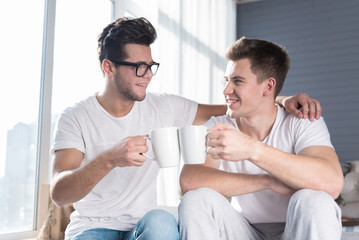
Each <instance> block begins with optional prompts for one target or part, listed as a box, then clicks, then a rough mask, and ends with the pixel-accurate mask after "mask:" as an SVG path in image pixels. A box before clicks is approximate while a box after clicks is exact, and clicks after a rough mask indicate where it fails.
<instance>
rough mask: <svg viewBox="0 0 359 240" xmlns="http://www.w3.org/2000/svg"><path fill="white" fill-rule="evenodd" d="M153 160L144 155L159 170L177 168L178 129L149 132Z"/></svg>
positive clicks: (160, 129) (178, 160)
mask: <svg viewBox="0 0 359 240" xmlns="http://www.w3.org/2000/svg"><path fill="white" fill-rule="evenodd" d="M146 139H148V140H150V141H151V145H152V151H153V155H154V158H152V157H149V156H148V154H147V153H146V154H144V155H145V156H146V157H147V158H149V159H152V160H155V161H157V163H158V165H159V166H160V167H161V168H167V167H176V166H178V164H179V162H180V158H181V152H180V147H179V140H178V128H176V127H167V128H158V129H155V130H151V131H150V134H149V137H148V138H146Z"/></svg>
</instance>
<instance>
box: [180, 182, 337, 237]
mask: <svg viewBox="0 0 359 240" xmlns="http://www.w3.org/2000/svg"><path fill="white" fill-rule="evenodd" d="M178 214H179V220H178V221H179V228H180V239H182V240H201V239H205V240H211V239H213V240H257V239H269V240H311V239H312V240H340V238H341V232H342V226H341V211H340V208H339V207H338V205H337V204H336V202H335V201H334V200H333V198H332V197H331V196H330V195H328V194H327V193H325V192H322V191H314V190H309V189H302V190H299V191H297V192H296V193H295V194H294V195H293V196H292V197H291V199H290V202H289V207H288V211H287V221H286V223H261V224H249V223H248V221H247V220H246V219H245V218H244V217H243V216H242V214H241V213H240V212H238V211H236V210H235V209H234V208H233V207H232V206H231V204H230V203H229V201H228V200H227V199H226V198H225V197H224V196H223V195H221V194H219V193H218V192H216V191H214V190H212V189H210V188H199V189H196V190H193V191H189V192H187V193H186V194H185V195H184V196H183V198H182V200H181V203H180V206H179V209H178Z"/></svg>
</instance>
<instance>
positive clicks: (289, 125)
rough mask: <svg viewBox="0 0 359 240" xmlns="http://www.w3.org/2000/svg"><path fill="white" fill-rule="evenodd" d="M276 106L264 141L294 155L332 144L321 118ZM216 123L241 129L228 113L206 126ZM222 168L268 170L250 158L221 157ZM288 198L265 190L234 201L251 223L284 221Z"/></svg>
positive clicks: (249, 171) (256, 171) (241, 170)
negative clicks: (303, 116)
mask: <svg viewBox="0 0 359 240" xmlns="http://www.w3.org/2000/svg"><path fill="white" fill-rule="evenodd" d="M277 109H278V111H277V117H276V120H275V122H274V125H273V127H272V129H271V131H270V133H269V135H268V136H267V137H266V138H265V139H264V140H263V143H265V144H267V145H269V146H272V147H275V148H277V149H280V150H282V151H284V152H287V153H292V154H298V153H299V152H300V151H301V150H303V149H304V148H306V147H309V146H314V145H322V146H329V147H333V145H332V144H331V141H330V135H329V132H328V129H327V126H326V124H325V122H324V120H323V118H322V117H321V118H320V119H319V120H315V121H314V122H310V121H309V120H308V119H301V118H297V117H296V116H294V115H293V114H290V113H288V112H286V111H285V110H284V109H283V108H281V107H279V106H277ZM216 123H225V124H231V125H233V126H235V127H236V128H237V129H238V126H237V123H236V120H235V119H234V118H229V117H227V116H221V117H212V118H211V119H210V120H209V121H208V122H207V123H206V124H205V125H206V126H207V127H213V126H214V125H215V124H216ZM238 147H239V148H240V147H241V146H238ZM220 168H221V169H222V170H224V171H227V172H233V173H246V174H265V173H267V172H266V171H264V170H263V169H261V168H259V167H258V166H256V165H255V164H253V163H252V162H250V161H248V160H243V161H239V162H230V161H224V160H221V167H220ZM289 199H290V197H289V196H284V195H280V194H278V193H275V192H273V191H271V190H262V191H258V192H254V193H249V194H244V195H241V196H233V197H232V202H231V204H232V206H233V207H234V208H235V209H236V210H238V211H241V212H242V214H243V216H244V217H245V218H246V219H247V220H248V221H249V222H250V223H273V222H285V221H286V215H287V208H288V204H289Z"/></svg>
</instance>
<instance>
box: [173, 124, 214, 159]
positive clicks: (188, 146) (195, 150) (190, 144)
mask: <svg viewBox="0 0 359 240" xmlns="http://www.w3.org/2000/svg"><path fill="white" fill-rule="evenodd" d="M207 134H208V130H207V127H205V126H190V127H183V128H180V129H179V139H180V146H181V153H182V158H183V162H184V163H185V164H203V163H205V161H206V156H207V146H206V140H207Z"/></svg>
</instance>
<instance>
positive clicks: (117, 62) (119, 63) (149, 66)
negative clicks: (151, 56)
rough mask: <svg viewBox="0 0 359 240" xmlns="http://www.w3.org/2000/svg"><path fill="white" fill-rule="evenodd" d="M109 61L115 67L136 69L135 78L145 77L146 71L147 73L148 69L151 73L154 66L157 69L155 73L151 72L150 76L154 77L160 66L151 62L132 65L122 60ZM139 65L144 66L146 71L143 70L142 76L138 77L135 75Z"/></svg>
mask: <svg viewBox="0 0 359 240" xmlns="http://www.w3.org/2000/svg"><path fill="white" fill-rule="evenodd" d="M110 61H111V62H113V63H115V64H117V65H122V66H131V67H136V76H137V77H143V76H145V75H146V73H147V71H148V69H150V70H151V72H152V66H153V65H155V66H157V69H156V72H155V73H153V72H152V76H154V75H155V74H156V73H157V71H158V68H159V67H160V64H159V63H157V62H152V63H151V64H147V63H145V62H140V63H132V62H127V61H122V60H110ZM141 65H146V70H145V72H144V73H143V74H142V75H138V74H137V72H138V68H139V66H141Z"/></svg>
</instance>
